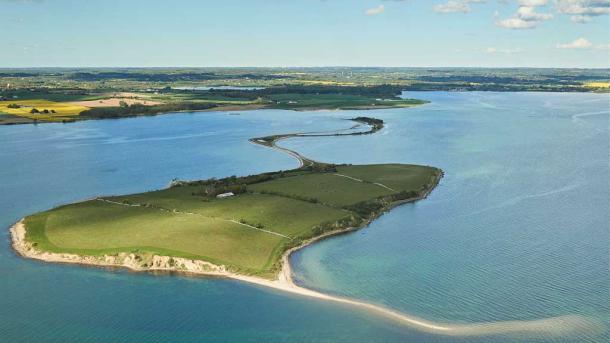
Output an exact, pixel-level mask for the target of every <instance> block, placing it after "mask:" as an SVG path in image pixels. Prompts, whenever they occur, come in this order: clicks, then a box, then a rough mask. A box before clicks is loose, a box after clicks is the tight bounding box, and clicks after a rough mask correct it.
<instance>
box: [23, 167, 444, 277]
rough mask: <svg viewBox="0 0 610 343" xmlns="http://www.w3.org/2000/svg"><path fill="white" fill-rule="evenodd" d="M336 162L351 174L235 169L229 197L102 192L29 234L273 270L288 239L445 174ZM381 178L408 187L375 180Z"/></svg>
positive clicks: (349, 219)
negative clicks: (239, 173) (243, 172)
mask: <svg viewBox="0 0 610 343" xmlns="http://www.w3.org/2000/svg"><path fill="white" fill-rule="evenodd" d="M336 172H337V173H339V172H340V173H342V175H345V176H340V175H336V173H332V172H324V173H323V172H311V171H309V172H307V171H304V170H297V171H294V172H293V173H275V174H273V173H272V174H268V175H272V176H270V177H271V178H272V180H270V181H267V180H265V181H263V182H259V181H253V182H252V183H248V184H245V183H244V182H251V180H257V179H256V178H257V177H258V176H249V177H245V178H231V179H230V180H232V181H231V182H233V183H234V184H236V185H237V184H239V185H240V186H245V190H244V192H242V193H238V194H235V195H234V196H230V197H227V198H217V197H216V196H208V195H205V193H204V192H203V190H204V189H206V187H208V188H209V185H210V182H212V183H214V182H216V183H217V182H218V181H215V180H214V181H201V182H199V183H198V182H194V183H188V184H181V185H175V186H173V187H170V188H168V189H164V190H159V191H152V192H146V193H140V194H133V195H125V196H113V197H100V198H96V199H93V200H89V201H85V202H81V203H76V204H71V205H66V206H61V207H58V208H55V209H52V210H49V211H45V212H41V213H38V214H35V215H32V216H30V217H27V218H26V219H25V225H26V226H27V239H28V241H30V242H33V243H34V244H35V246H36V248H37V249H41V250H43V251H50V252H58V253H74V254H79V255H91V256H99V255H108V254H118V253H121V252H133V253H137V254H139V255H141V256H144V257H142V261H143V263H144V262H145V261H146V257H145V256H151V255H152V254H156V255H164V256H174V257H185V258H190V259H199V260H204V261H208V262H211V263H214V264H218V265H225V266H226V267H227V268H229V269H230V270H232V271H235V272H239V273H242V274H249V275H258V276H263V277H273V276H275V273H276V272H277V265H278V261H279V259H280V257H281V255H282V253H283V252H284V251H285V250H287V249H288V248H290V247H293V246H296V245H298V244H300V243H301V242H303V241H304V240H306V239H308V238H311V237H315V236H317V235H320V234H322V233H323V232H326V231H329V230H338V229H344V228H347V227H350V226H360V225H364V224H365V223H366V222H367V221H368V220H370V219H372V218H374V217H375V216H378V215H380V214H381V213H382V211H383V208H384V206H387V205H388V204H389V203H391V202H392V201H397V200H402V199H398V198H396V199H395V198H393V197H396V196H397V195H398V193H400V192H401V191H412V192H414V193H413V194H415V197H419V196H423V195H424V194H425V193H426V192H427V191H429V189H431V188H432V187H434V186H435V182H434V180H435V179H436V178H438V177H439V175H440V171H439V170H438V169H436V168H432V167H422V166H411V165H398V164H391V165H372V166H340V167H339V169H337V170H336ZM348 175H349V176H350V177H352V175H353V176H359V177H362V178H366V180H362V181H361V180H356V179H355V178H354V179H352V178H350V177H346V176H348ZM227 180H229V179H227ZM248 180H250V181H248ZM221 181H222V180H221ZM378 181H387V182H391V184H392V186H394V187H400V189H396V190H394V191H392V190H390V189H391V187H389V186H385V185H382V184H374V183H372V182H378ZM225 184H226V182H225ZM229 186H230V185H229ZM362 203H366V204H373V203H378V204H379V206H377V207H373V208H374V210H370V213H367V214H366V215H363V214H362V212H361V211H357V210H353V206H355V205H356V206H357V205H358V204H362ZM382 205H383V206H382ZM365 208H367V209H368V208H369V207H366V206H365Z"/></svg>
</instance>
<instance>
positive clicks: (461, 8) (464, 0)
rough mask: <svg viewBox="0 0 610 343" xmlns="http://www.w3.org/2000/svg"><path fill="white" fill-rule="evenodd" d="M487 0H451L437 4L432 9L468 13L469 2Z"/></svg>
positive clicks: (443, 11)
mask: <svg viewBox="0 0 610 343" xmlns="http://www.w3.org/2000/svg"><path fill="white" fill-rule="evenodd" d="M483 2H485V0H449V1H447V2H446V3H443V4H438V5H435V6H434V7H433V8H432V9H433V10H434V12H437V13H456V12H461V13H468V12H470V5H469V4H476V3H483Z"/></svg>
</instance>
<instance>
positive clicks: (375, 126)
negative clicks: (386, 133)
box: [352, 117, 383, 134]
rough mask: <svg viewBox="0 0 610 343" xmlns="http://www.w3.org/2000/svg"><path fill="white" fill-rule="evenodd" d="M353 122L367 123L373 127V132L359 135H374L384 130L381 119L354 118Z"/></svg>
mask: <svg viewBox="0 0 610 343" xmlns="http://www.w3.org/2000/svg"><path fill="white" fill-rule="evenodd" d="M352 120H353V121H357V122H360V123H365V124H368V125H371V126H372V127H373V129H372V130H371V131H368V132H362V133H358V134H365V133H374V132H377V131H379V130H381V129H383V120H381V119H377V118H370V117H356V118H353V119H352Z"/></svg>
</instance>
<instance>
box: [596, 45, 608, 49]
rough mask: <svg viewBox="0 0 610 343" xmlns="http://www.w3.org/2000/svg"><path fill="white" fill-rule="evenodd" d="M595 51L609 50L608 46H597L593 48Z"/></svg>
mask: <svg viewBox="0 0 610 343" xmlns="http://www.w3.org/2000/svg"><path fill="white" fill-rule="evenodd" d="M595 49H597V50H610V44H599V45H597V46H596V47H595Z"/></svg>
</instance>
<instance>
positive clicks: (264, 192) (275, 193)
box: [260, 190, 319, 204]
mask: <svg viewBox="0 0 610 343" xmlns="http://www.w3.org/2000/svg"><path fill="white" fill-rule="evenodd" d="M260 193H261V194H273V195H279V196H283V197H286V198H291V199H295V200H301V201H306V202H310V203H312V204H317V203H318V202H319V201H318V199H316V198H310V197H306V196H302V195H298V194H288V193H280V192H273V191H266V190H262V191H261V192H260Z"/></svg>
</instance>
